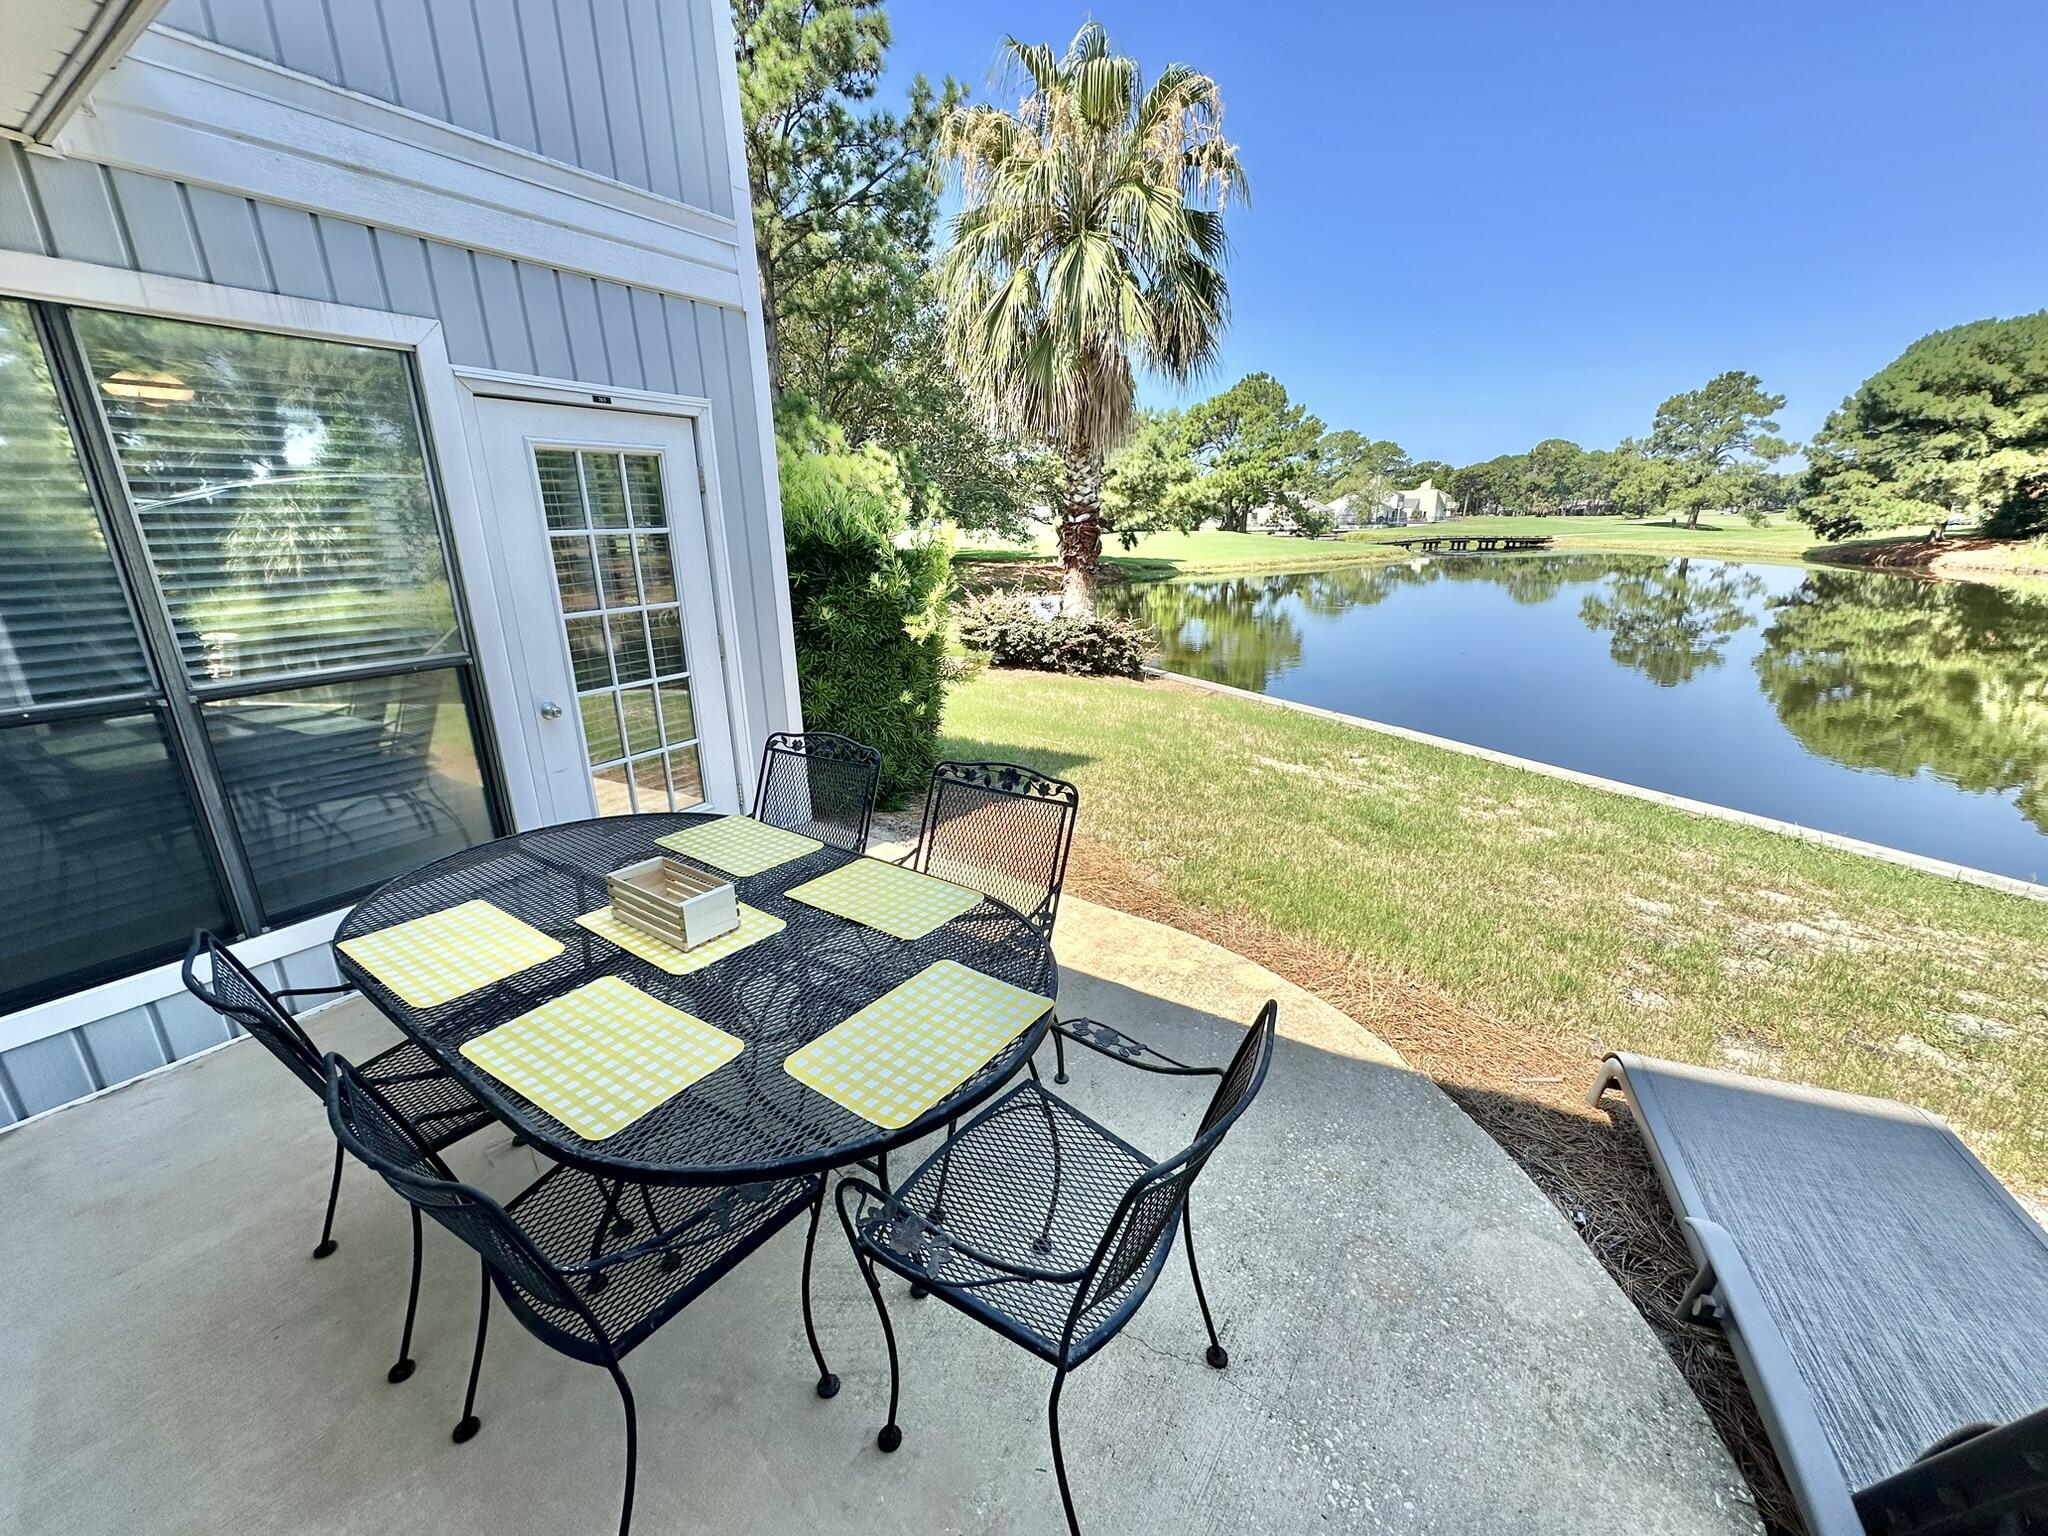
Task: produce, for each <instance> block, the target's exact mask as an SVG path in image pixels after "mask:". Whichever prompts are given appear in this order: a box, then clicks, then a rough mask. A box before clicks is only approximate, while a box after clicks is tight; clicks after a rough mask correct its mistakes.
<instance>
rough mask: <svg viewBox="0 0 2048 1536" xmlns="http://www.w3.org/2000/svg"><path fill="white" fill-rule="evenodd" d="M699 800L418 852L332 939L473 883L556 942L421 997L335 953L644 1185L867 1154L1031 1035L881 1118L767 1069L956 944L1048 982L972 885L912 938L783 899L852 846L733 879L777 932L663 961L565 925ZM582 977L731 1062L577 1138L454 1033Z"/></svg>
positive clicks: (584, 1164)
mask: <svg viewBox="0 0 2048 1536" xmlns="http://www.w3.org/2000/svg"><path fill="white" fill-rule="evenodd" d="M712 819H714V818H713V817H711V816H710V815H708V814H693V813H681V814H670V815H651V816H616V817H601V818H599V819H596V820H593V821H580V822H571V823H567V824H565V825H562V826H555V827H548V828H545V829H542V830H540V831H536V832H525V833H520V834H518V835H517V836H513V837H506V838H500V839H498V840H497V841H495V842H490V843H483V844H480V845H479V846H477V847H474V848H470V849H466V850H464V851H463V852H461V853H457V854H451V855H449V856H448V857H447V858H443V859H439V860H437V861H435V862H434V863H431V864H427V865H423V866H422V867H420V868H419V869H416V870H414V871H412V872H411V873H410V874H406V875H402V876H400V877H399V878H398V879H395V880H392V881H390V882H388V883H387V884H385V885H383V886H381V887H379V888H378V889H377V890H375V891H373V892H371V894H370V895H369V896H367V897H365V898H364V899H363V900H362V901H361V902H360V903H359V904H358V905H357V906H356V908H355V910H353V911H352V912H350V913H349V914H348V916H347V917H346V918H345V919H343V921H342V924H341V927H340V928H339V930H338V931H337V932H336V934H335V939H336V941H337V943H338V942H339V941H341V940H345V939H350V938H355V937H357V936H359V935H362V934H366V933H371V932H374V931H376V930H378V929H381V928H389V927H391V926H392V925H393V924H396V923H402V922H405V921H407V920H409V919H411V918H416V917H423V916H425V915H427V914H428V913H430V912H439V911H442V910H444V909H446V908H448V907H453V906H456V905H458V904H460V903H462V902H465V901H471V900H476V899H479V898H481V899H482V900H485V901H488V902H490V903H492V904H493V905H494V906H497V907H499V908H501V909H503V910H504V911H506V912H509V913H511V914H512V915H513V916H514V917H517V918H519V919H520V920H521V921H522V922H525V923H528V924H530V925H532V926H533V927H535V928H538V929H539V930H541V931H542V932H543V933H546V934H548V935H549V936H550V937H552V938H556V939H559V940H561V942H562V945H563V950H562V953H561V954H560V955H558V956H556V957H555V958H554V959H552V960H550V961H547V962H545V963H544V964H541V965H537V966H534V967H531V968H530V969H528V970H524V971H521V972H519V973H517V974H516V975H513V976H509V977H506V978H505V979H504V980H502V981H498V982H494V983H492V984H490V985H488V986H486V987H483V988H481V989H479V990H477V991H474V992H471V993H468V994H466V995H465V996H462V997H459V998H456V999H454V1000H453V1001H451V1002H448V1003H444V1004H442V1005H440V1006H439V1007H433V1008H416V1007H413V1006H410V1005H409V1004H407V1003H405V1002H404V1001H402V1000H401V999H400V998H398V997H397V996H396V995H395V994H393V993H392V992H391V991H390V990H389V989H388V988H386V987H384V986H383V985H381V984H380V983H379V982H378V980H377V978H376V977H375V976H373V975H371V974H370V973H369V972H368V971H367V970H365V969H364V968H363V967H362V966H360V965H358V964H356V963H355V962H354V961H352V960H350V959H349V957H348V956H347V955H344V954H342V953H341V952H340V951H339V950H337V951H336V953H335V960H336V963H337V964H338V965H339V966H340V968H341V972H342V975H343V976H344V977H345V978H346V979H347V981H348V982H349V983H350V985H352V986H355V987H358V988H360V989H361V991H362V992H363V993H364V995H365V996H367V997H368V998H369V999H370V1001H371V1002H373V1003H374V1004H376V1006H377V1007H378V1008H379V1009H380V1010H381V1011H382V1012H383V1013H384V1014H385V1015H386V1016H387V1017H389V1018H390V1019H391V1020H392V1022H393V1023H395V1024H396V1025H397V1026H398V1027H399V1028H400V1029H401V1030H403V1031H404V1032H405V1033H406V1034H407V1035H409V1036H410V1037H411V1038H412V1039H414V1040H416V1041H418V1042H419V1043H420V1045H421V1046H422V1047H424V1048H425V1049H426V1050H427V1052H428V1053H429V1054H430V1055H432V1056H433V1057H434V1059H435V1060H436V1061H438V1062H439V1063H441V1064H442V1065H443V1066H445V1067H446V1068H447V1069H448V1071H449V1072H450V1073H451V1074H453V1075H454V1076H455V1077H456V1078H457V1079H458V1080H459V1081H460V1082H461V1083H462V1084H463V1085H464V1086H465V1087H467V1088H468V1089H470V1090H471V1091H472V1092H473V1093H475V1094H476V1096H477V1097H478V1098H479V1099H481V1100H482V1101H483V1102H484V1103H485V1104H487V1105H488V1106H490V1108H491V1109H492V1111H493V1112H495V1113H496V1114H497V1115H498V1116H499V1118H500V1119H502V1120H503V1121H504V1122H505V1123H506V1124H507V1125H508V1126H510V1127H511V1128H512V1129H513V1130H515V1131H517V1132H519V1133H520V1134H521V1135H523V1136H525V1137H526V1139H527V1140H529V1141H531V1142H532V1143H533V1144H534V1145H535V1146H536V1147H538V1148H539V1149H540V1150H541V1151H543V1152H545V1153H546V1154H548V1155H549V1156H551V1157H554V1158H556V1159H558V1160H560V1161H562V1162H565V1163H571V1164H574V1165H576V1166H578V1167H581V1168H585V1169H588V1170H589V1171H591V1172H593V1173H596V1174H600V1175H604V1176H610V1177H619V1178H625V1179H631V1180H636V1181H640V1182H644V1183H658V1184H690V1185H714V1184H744V1183H748V1182H753V1181H761V1180H769V1179H784V1178H790V1177H794V1176H798V1175H801V1174H808V1173H818V1172H823V1171H825V1170H828V1169H832V1168H840V1167H846V1166H850V1165H852V1164H854V1163H861V1162H873V1161H875V1160H876V1159H877V1158H878V1157H881V1156H882V1155H884V1154H886V1153H887V1152H888V1151H889V1150H891V1149H892V1148H895V1147H898V1146H902V1145H904V1144H906V1143H908V1142H912V1141H915V1140H917V1139H918V1138H920V1137H922V1136H924V1135H926V1134H928V1133H930V1132H931V1131H932V1130H934V1129H936V1128H937V1127H940V1126H942V1125H944V1124H945V1123H946V1122H947V1121H948V1120H950V1119H953V1118H955V1117H957V1116H959V1115H961V1114H964V1113H965V1112H966V1111H968V1110H969V1109H972V1108H973V1107H975V1106H976V1105H978V1104H980V1103H982V1102H983V1101H984V1100H986V1099H988V1098H989V1097H991V1096H992V1095H993V1094H995V1093H996V1092H997V1090H999V1089H1000V1088H1001V1087H1002V1086H1003V1085H1004V1084H1005V1083H1006V1082H1008V1081H1009V1079H1010V1078H1011V1077H1013V1076H1014V1075H1015V1074H1016V1073H1017V1072H1018V1071H1019V1070H1021V1069H1022V1068H1023V1066H1024V1064H1025V1063H1026V1062H1027V1061H1028V1060H1029V1059H1030V1057H1031V1054H1032V1052H1033V1051H1035V1050H1036V1049H1037V1048H1038V1045H1039V1043H1040V1041H1042V1040H1043V1039H1044V1037H1045V1032H1046V1030H1047V1028H1048V1027H1049V1026H1050V1024H1051V1019H1052V1012H1051V1010H1050V1009H1049V1008H1048V1009H1047V1011H1046V1013H1045V1014H1044V1015H1043V1016H1041V1017H1040V1018H1039V1019H1038V1020H1037V1021H1036V1022H1035V1023H1034V1024H1033V1025H1032V1026H1031V1027H1030V1028H1028V1029H1026V1030H1025V1031H1024V1032H1023V1033H1022V1034H1020V1035H1019V1036H1018V1037H1017V1038H1016V1039H1015V1040H1013V1041H1012V1042H1011V1043H1010V1044H1009V1045H1008V1046H1007V1047H1005V1048H1004V1049H1003V1050H1002V1051H1000V1052H999V1053H998V1054H997V1055H996V1056H995V1057H994V1058H992V1059H991V1060H990V1061H989V1062H988V1063H987V1065H986V1066H984V1067H982V1068H981V1070H979V1071H978V1072H976V1073H975V1074H974V1075H973V1076H971V1077H969V1078H968V1079H967V1081H965V1082H964V1083H962V1084H961V1085H960V1086H959V1087H958V1088H957V1089H955V1090H954V1091H953V1092H952V1093H950V1094H948V1095H947V1096H946V1097H945V1098H944V1099H942V1100H940V1101H939V1102H938V1103H937V1104H935V1105H934V1106H932V1108H931V1109H930V1110H928V1111H927V1112H926V1113H924V1114H923V1115H921V1116H919V1117H918V1118H917V1119H916V1120H914V1121H912V1122H911V1123H910V1124H909V1125H906V1126H904V1127H902V1128H901V1129H899V1130H884V1129H882V1128H881V1127H879V1126H876V1125H872V1124H870V1123H869V1122H868V1121H866V1120H863V1119H861V1118H860V1117H859V1116H857V1115H855V1114H854V1113H853V1112H852V1111H850V1110H847V1109H843V1108H841V1107H840V1106H839V1105H837V1104H834V1103H833V1102H832V1101H831V1100H829V1099H827V1098H825V1097H823V1096H822V1095H820V1094H818V1093H816V1092H814V1091H813V1090H812V1089H810V1088H808V1087H806V1086H804V1085H803V1084H802V1083H800V1082H798V1081H797V1080H796V1079H795V1078H794V1077H792V1076H790V1074H789V1073H788V1072H786V1071H785V1070H784V1069H783V1061H784V1059H785V1058H787V1057H788V1056H789V1054H790V1053H791V1052H792V1051H795V1050H797V1049H798V1048H799V1047H801V1046H804V1045H807V1044H809V1043H810V1042H811V1041H812V1040H815V1039H816V1038H817V1037H818V1036H820V1035H822V1034H824V1033H825V1032H826V1031H827V1030H829V1029H831V1028H832V1027H833V1026H834V1025H836V1024H838V1023H840V1022H841V1021H842V1020H844V1019H846V1018H847V1017H849V1016H850V1015H852V1014H853V1013H855V1012H857V1011H858V1010H860V1009H861V1008H863V1007H865V1006H866V1005H867V1004H869V1003H871V1002H873V1001H874V1000H875V999H876V998H879V997H880V996H882V995H883V994H884V993H886V992H888V991H889V990H890V989H891V988H893V987H896V986H898V985H899V984H901V983H902V982H905V981H907V980H909V979H910V978H911V977H912V976H915V975H916V974H917V973H918V972H919V971H922V970H923V969H924V968H925V967H926V966H928V965H930V964H932V963H933V962H934V961H937V960H946V959H950V960H956V961H958V962H959V963H961V964H962V965H966V966H970V967H972V968H973V969H975V970H977V971H981V972H983V973H984V974H986V975H989V976H993V977H995V978H997V979H998V980H1001V981H1007V982H1010V983H1012V984H1014V985H1016V986H1020V987H1024V988H1026V989H1027V990H1029V991H1032V992H1036V993H1039V994H1040V995H1042V996H1045V997H1053V996H1055V995H1056V994H1057V989H1058V969H1057V966H1056V963H1055V962H1054V960H1053V956H1052V947H1051V944H1050V941H1049V939H1048V938H1047V936H1046V935H1045V934H1043V933H1042V932H1041V931H1040V930H1039V929H1038V928H1036V927H1034V926H1033V925H1032V924H1030V923H1028V922H1026V921H1025V919H1024V917H1023V916H1022V915H1021V914H1020V913H1018V912H1017V911H1016V910H1015V909H1014V908H1012V907H1009V906H1006V905H1004V904H1003V903H1002V902H1000V901H997V900H994V899H993V898H989V897H984V898H983V899H982V900H981V901H980V902H979V903H978V904H977V905H975V906H974V907H972V908H970V909H969V910H968V911H966V912H964V913H962V914H961V915H960V916H959V917H956V918H954V919H953V920H951V921H950V922H947V923H944V924H942V925H941V926H940V927H938V928H937V929H935V930H933V931H932V932H931V933H929V934H927V935H926V936H925V937H924V938H922V939H918V940H915V941H905V940H901V939H896V938H892V937H890V936H889V935H887V934H884V933H880V932H878V931H876V930H874V929H871V928H867V927H864V926H862V925H860V924H857V923H853V922H849V921H847V920H846V919H844V918H840V917H835V916H833V915H832V914H830V913H827V912H823V911H820V910H818V909H817V908H815V907H811V906H807V905H806V904H804V903H803V902H800V901H794V900H792V899H790V898H789V897H788V896H787V895H786V894H784V893H785V892H787V891H789V890H790V889H792V888H794V887H795V886H798V885H801V884H803V883H804V882H805V881H807V880H812V879H815V878H816V877H818V876H819V875H823V874H826V873H828V872H830V871H831V870H834V869H837V868H838V867H839V866H841V865H843V864H847V863H850V862H852V860H853V859H854V858H856V857H860V855H854V854H849V853H845V852H843V851H841V850H839V849H835V848H830V847H826V848H821V849H819V850H818V851H817V852H816V853H813V854H810V855H808V856H806V857H804V858H800V859H795V860H792V861H791V862H789V863H787V864H782V865H778V866H777V867H776V868H774V869H771V870H768V871H766V872H765V873H763V874H759V875H755V876H751V877H747V878H736V879H734V881H733V886H734V889H735V891H736V892H737V894H738V896H739V899H740V900H741V901H742V902H744V903H746V904H747V905H748V906H752V907H756V908H759V909H760V910H761V911H763V912H766V913H768V914H770V915H771V916H774V917H777V918H780V919H781V920H782V922H783V924H784V926H783V928H782V930H781V931H780V932H779V933H776V934H773V935H771V936H770V937H768V938H765V939H761V940H759V941H757V942H755V943H753V944H750V945H748V946H747V947H745V948H744V949H741V950H738V951H736V952H734V953H733V954H730V955H727V956H725V957H724V958H722V959H720V960H717V961H714V962H713V963H712V964H710V965H708V966H705V967H704V968H703V969H701V970H697V971H694V972H692V973H690V974H688V975H684V976H676V975H672V974H670V973H669V972H668V971H665V970H663V969H662V968H661V967H659V966H657V965H654V964H652V963H650V962H648V961H645V960H642V959H640V958H639V957H637V956H635V955H633V954H630V953H628V952H627V951H625V950H623V949H620V948H619V947H618V946H616V945H614V944H612V943H611V942H610V941H609V940H606V939H604V938H601V937H599V936H598V935H597V934H595V933H592V932H590V931H589V930H587V929H585V928H583V927H581V926H580V925H579V924H578V923H577V922H576V918H577V917H578V916H580V915H582V914H584V913H588V912H594V911H596V910H598V909H600V908H602V907H604V906H605V905H606V904H607V902H608V899H609V898H608V894H607V891H606V886H605V877H606V876H607V875H609V874H610V873H611V872H612V871H613V870H615V869H618V868H620V867H621V866H623V865H626V864H630V863H633V862H635V861H636V860H639V859H645V858H649V857H652V856H653V855H654V854H657V853H660V852H663V851H664V850H662V849H660V848H659V847H657V846H656V839H658V838H661V837H665V836H667V835H668V834H669V833H671V832H676V831H680V830H681V829H683V828H684V827H688V826H692V825H694V824H696V823H698V822H701V821H708V820H712ZM600 976H617V977H620V978H621V979H623V980H625V981H627V982H630V983H631V984H632V985H633V986H635V987H638V988H640V989H641V990H642V991H644V992H646V993H648V994H650V995H651V996H654V997H657V998H659V999H661V1000H662V1001H663V1002H666V1003H668V1004H670V1005H672V1006H674V1007H677V1008H680V1009H682V1010H683V1011H685V1012H686V1013H690V1014H694V1015H695V1016H696V1017H698V1018H700V1019H702V1020H704V1021H705V1022H706V1023H709V1024H714V1025H716V1026H717V1027H718V1028H720V1029H723V1030H725V1031H727V1032H728V1033H730V1034H733V1035H736V1036H738V1037H739V1038H740V1039H741V1040H742V1041H744V1042H745V1043H746V1048H745V1049H744V1050H743V1051H742V1052H741V1053H740V1054H739V1056H737V1057H736V1058H734V1059H733V1060H732V1061H730V1062H728V1063H727V1064H726V1065H724V1066H722V1067H720V1068H718V1070H716V1071H714V1072H712V1073H711V1074H710V1075H708V1076H706V1077H704V1078H701V1079H699V1080H698V1081H697V1082H695V1083H693V1084H692V1085H691V1086H690V1087H688V1088H686V1089H684V1090H683V1091H682V1092H681V1093H680V1094H678V1095H676V1096H675V1097H674V1098H672V1099H670V1100H668V1101H667V1102H666V1103H663V1104H661V1105H659V1106H658V1107H656V1108H655V1109H654V1110H652V1111H651V1112H649V1113H648V1114H647V1115H645V1116H643V1117H642V1118H641V1119H639V1120H636V1121H635V1122H634V1123H633V1124H631V1125H629V1126H627V1127H626V1128H625V1129H623V1130H621V1131H619V1132H617V1133H615V1134H614V1135H611V1136H609V1137H606V1138H605V1139H604V1140H603V1141H586V1140H584V1139H583V1138H582V1137H580V1136H578V1135H577V1134H576V1133H575V1132H574V1131H572V1130H570V1129H569V1128H568V1127H567V1126H565V1125H563V1124H562V1123H561V1122H560V1121H558V1120H557V1119H555V1118H554V1116H552V1115H550V1114H548V1113H547V1112H546V1111H545V1110H542V1109H540V1108H538V1107H536V1106H535V1105H533V1104H531V1103H529V1102H528V1101H527V1100H526V1099H525V1098H523V1097H522V1096H521V1095H519V1094H518V1093H517V1092H515V1091H513V1090H512V1089H510V1088H508V1087H506V1086H505V1085H504V1084H502V1083H500V1082H499V1081H498V1080H497V1079H496V1078H494V1077H492V1076H490V1075H489V1074H488V1073H486V1072H484V1071H482V1070H481V1069H480V1068H478V1067H477V1066H476V1065H474V1064H473V1063H472V1062H470V1061H469V1060H468V1058H466V1057H464V1056H463V1055H462V1054H461V1049H460V1048H461V1046H462V1044H463V1042H465V1041H467V1040H471V1039H474V1038H475V1037H476V1036H478V1035H481V1034H483V1033H484V1032H485V1031H486V1030H489V1029H492V1028H495V1027H496V1026H497V1025H500V1024H503V1023H505V1022H506V1021H507V1020H509V1019H512V1018H516V1017H517V1016H519V1015H520V1014H523V1013H526V1012H528V1011H529V1010H531V1009H533V1008H537V1007H539V1006H540V1005H541V1004H542V1003H545V1002H548V1001H550V1000H551V999H553V998H556V997H559V996H561V995H562V994H563V993H565V992H567V991H570V990H571V989H572V988H575V987H579V986H582V985H583V984H585V983H586V982H590V981H594V980H596V979H597V978H598V977H600Z"/></svg>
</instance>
